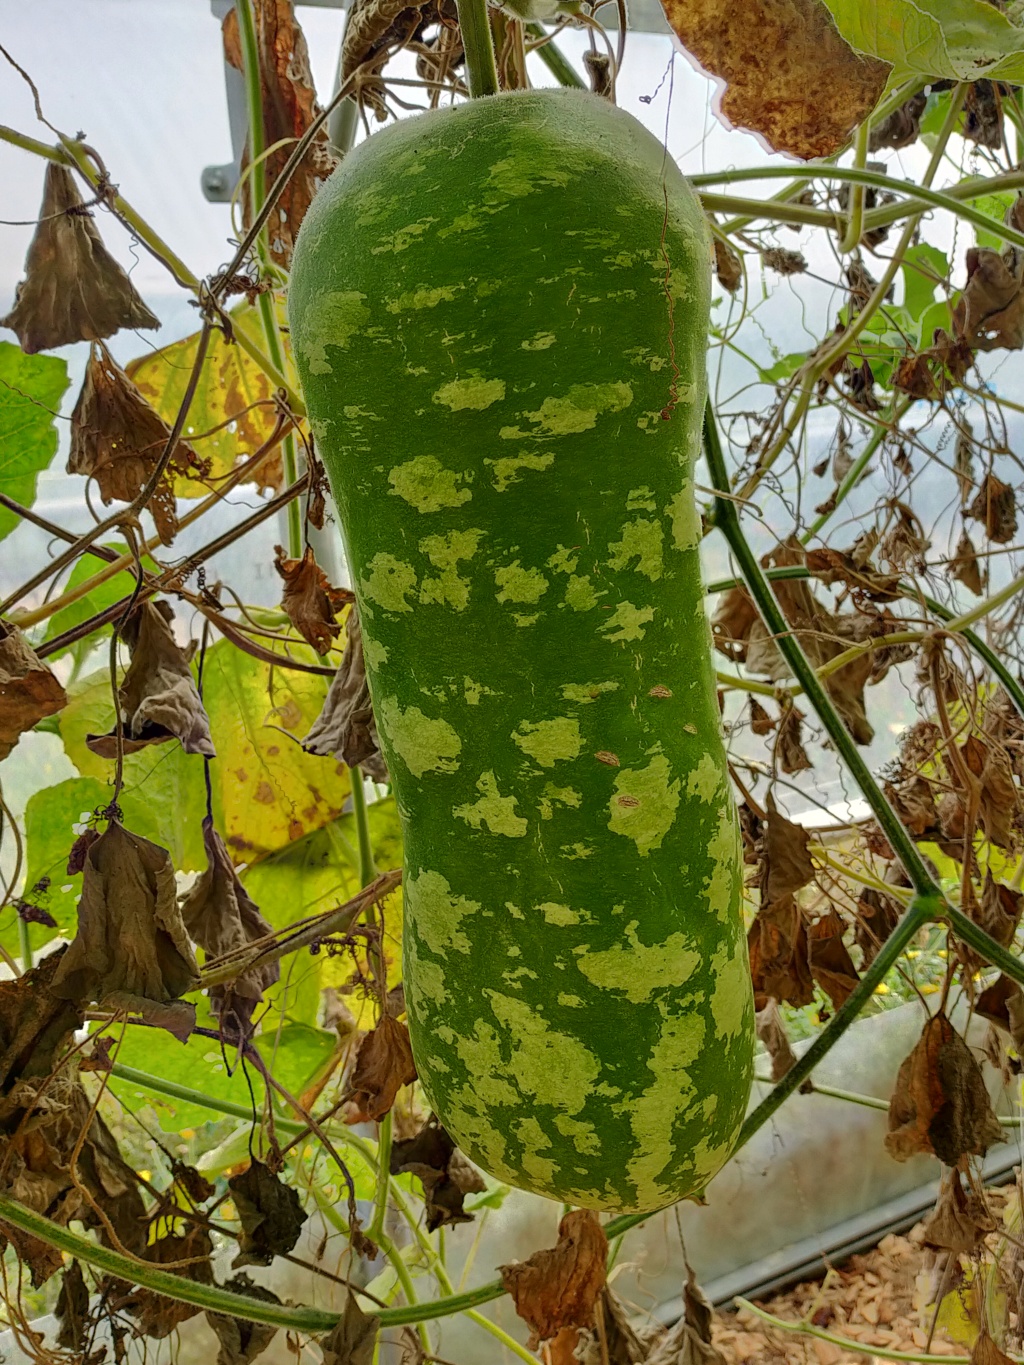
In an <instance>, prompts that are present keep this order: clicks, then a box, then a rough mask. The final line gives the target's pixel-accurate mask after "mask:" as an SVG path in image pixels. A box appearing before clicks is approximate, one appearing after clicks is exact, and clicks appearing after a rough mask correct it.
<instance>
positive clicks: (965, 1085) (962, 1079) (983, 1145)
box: [885, 1012, 1003, 1166]
mask: <svg viewBox="0 0 1024 1365" xmlns="http://www.w3.org/2000/svg"><path fill="white" fill-rule="evenodd" d="M1002 1133H1003V1130H1002V1128H1001V1126H1000V1124H999V1120H998V1119H997V1118H996V1116H995V1113H994V1112H993V1109H992V1105H991V1103H990V1101H989V1097H988V1091H987V1090H986V1088H985V1081H984V1078H983V1077H982V1074H981V1068H980V1067H979V1066H978V1063H977V1062H976V1061H975V1060H974V1056H973V1055H972V1053H971V1050H970V1048H969V1047H968V1046H967V1044H966V1043H965V1042H964V1040H963V1038H961V1036H960V1035H959V1033H957V1031H956V1030H955V1029H954V1028H953V1026H952V1024H951V1023H950V1022H949V1020H948V1019H947V1018H946V1016H945V1014H943V1013H941V1012H940V1013H939V1014H936V1015H933V1016H932V1018H931V1019H929V1020H928V1022H927V1023H926V1024H925V1026H924V1030H923V1032H922V1034H921V1037H920V1039H919V1041H918V1042H917V1044H916V1046H915V1047H914V1050H913V1051H912V1052H911V1053H910V1055H909V1056H908V1057H906V1058H905V1059H904V1061H903V1063H902V1065H901V1066H900V1069H899V1074H898V1075H897V1077H896V1087H895V1089H894V1090H893V1094H892V1099H891V1100H890V1102H889V1132H888V1134H887V1135H886V1139H885V1146H886V1149H887V1151H888V1152H889V1154H890V1155H891V1156H893V1157H895V1158H896V1160H897V1161H906V1160H907V1158H908V1157H911V1156H914V1155H916V1154H917V1153H918V1152H931V1153H933V1154H934V1155H935V1156H937V1157H938V1158H939V1159H940V1160H941V1161H943V1162H945V1164H946V1165H947V1166H955V1165H956V1164H957V1162H958V1161H959V1160H960V1158H961V1157H963V1156H968V1155H969V1156H984V1155H985V1153H986V1152H987V1151H988V1149H989V1147H990V1146H991V1145H992V1144H993V1143H995V1142H1001V1141H1002Z"/></svg>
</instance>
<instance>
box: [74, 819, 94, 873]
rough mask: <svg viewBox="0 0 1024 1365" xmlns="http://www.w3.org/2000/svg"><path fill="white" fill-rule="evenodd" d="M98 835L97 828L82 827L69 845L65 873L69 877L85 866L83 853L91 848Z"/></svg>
mask: <svg viewBox="0 0 1024 1365" xmlns="http://www.w3.org/2000/svg"><path fill="white" fill-rule="evenodd" d="M99 837H100V832H99V830H98V829H92V828H90V829H84V830H83V831H82V833H81V834H79V836H78V837H77V838H76V840H75V842H74V843H73V844H72V845H71V850H70V852H69V853H68V865H67V874H68V876H69V877H77V876H78V874H79V872H81V871H82V870H83V868H84V867H85V855H86V854H87V853H88V852H89V850H90V848H92V846H93V844H94V843H95V842H96V840H97V839H98V838H99Z"/></svg>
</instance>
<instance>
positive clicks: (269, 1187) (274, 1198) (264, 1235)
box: [228, 1159, 306, 1270]
mask: <svg viewBox="0 0 1024 1365" xmlns="http://www.w3.org/2000/svg"><path fill="white" fill-rule="evenodd" d="M228 1189H229V1190H230V1191H231V1197H232V1198H233V1199H234V1201H235V1207H236V1209H237V1210H238V1220H239V1222H240V1223H241V1225H242V1235H241V1237H240V1238H239V1239H238V1254H237V1256H236V1257H235V1259H234V1260H233V1261H232V1263H231V1265H232V1268H233V1269H235V1270H238V1269H239V1267H240V1266H245V1265H270V1263H271V1262H272V1261H273V1259H274V1257H275V1256H283V1255H285V1254H286V1253H287V1252H289V1251H291V1250H292V1248H293V1247H294V1246H295V1243H296V1242H297V1241H298V1240H299V1233H300V1232H301V1231H302V1226H303V1224H304V1223H305V1221H306V1215H305V1213H304V1212H303V1210H302V1201H301V1200H300V1199H299V1196H298V1193H297V1192H296V1191H295V1190H293V1189H292V1187H291V1186H290V1185H286V1184H285V1183H284V1181H283V1180H282V1179H281V1178H280V1176H278V1175H275V1174H274V1172H273V1171H272V1170H271V1169H270V1167H269V1166H266V1165H264V1163H263V1162H262V1161H256V1160H255V1159H254V1160H253V1161H251V1162H250V1163H249V1165H248V1166H247V1167H246V1169H245V1170H244V1171H242V1172H241V1174H239V1175H233V1176H232V1177H231V1179H230V1180H229V1181H228Z"/></svg>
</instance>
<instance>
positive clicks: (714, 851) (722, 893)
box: [680, 805, 742, 923]
mask: <svg viewBox="0 0 1024 1365" xmlns="http://www.w3.org/2000/svg"><path fill="white" fill-rule="evenodd" d="M708 858H709V859H710V861H711V876H710V877H708V878H706V879H705V882H704V895H705V896H706V897H707V902H708V909H709V910H711V911H712V913H713V914H716V915H717V916H718V918H719V919H720V920H724V921H725V922H727V923H728V922H730V921H731V920H732V893H733V888H734V886H735V885H736V868H737V867H738V866H740V863H741V859H742V853H741V850H740V832H739V827H738V826H737V824H736V818H735V816H734V814H733V811H732V808H731V806H728V805H726V806H722V807H721V809H720V810H719V812H718V824H717V825H716V826H715V832H714V834H712V836H711V838H710V839H709V840H708ZM680 871H688V869H682V868H681V869H680Z"/></svg>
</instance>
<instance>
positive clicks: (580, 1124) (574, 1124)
mask: <svg viewBox="0 0 1024 1365" xmlns="http://www.w3.org/2000/svg"><path fill="white" fill-rule="evenodd" d="M555 1127H556V1128H557V1129H558V1131H559V1132H560V1133H561V1134H562V1136H563V1137H567V1138H571V1139H572V1142H573V1145H574V1147H575V1148H576V1150H577V1151H578V1152H582V1153H583V1154H584V1156H597V1154H598V1152H600V1150H601V1139H600V1138H599V1137H598V1136H597V1132H596V1131H595V1129H594V1125H593V1124H592V1123H587V1122H585V1121H584V1120H583V1119H571V1118H569V1116H568V1115H567V1114H556V1115H555Z"/></svg>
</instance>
